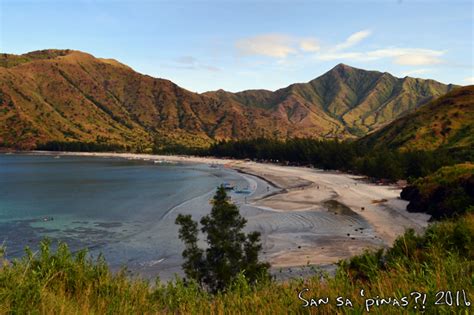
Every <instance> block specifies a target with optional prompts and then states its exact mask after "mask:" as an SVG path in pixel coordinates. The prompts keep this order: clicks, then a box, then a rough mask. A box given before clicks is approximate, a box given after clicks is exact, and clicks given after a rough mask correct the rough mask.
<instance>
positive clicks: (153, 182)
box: [0, 154, 243, 266]
mask: <svg viewBox="0 0 474 315" xmlns="http://www.w3.org/2000/svg"><path fill="white" fill-rule="evenodd" d="M223 181H233V182H235V183H241V182H242V181H243V179H242V178H241V177H240V176H238V175H236V174H233V173H232V172H229V171H227V170H224V169H214V168H210V167H208V166H206V165H189V164H187V165H172V164H166V163H162V164H154V163H153V162H152V161H137V160H126V159H117V158H97V157H74V156H61V157H60V158H54V156H51V155H46V156H36V155H26V154H25V155H17V154H15V155H0V243H1V242H4V245H5V246H6V249H7V257H9V258H12V257H17V256H19V255H21V254H22V253H23V249H24V247H25V246H31V247H32V248H33V249H35V248H36V247H37V244H38V242H39V241H40V240H41V239H43V238H44V237H48V238H51V239H52V240H53V241H66V242H67V243H68V244H69V245H70V247H71V248H72V249H73V250H77V249H79V248H85V247H87V248H89V249H90V250H91V251H92V253H96V254H97V253H99V252H102V253H103V254H104V255H105V257H106V259H107V261H108V262H109V263H110V264H111V265H112V266H113V265H116V266H119V265H122V264H125V263H127V262H134V263H135V264H138V265H139V264H146V262H147V261H153V260H154V259H158V258H159V257H160V252H162V249H163V248H166V247H168V246H170V245H173V244H175V245H176V246H179V245H180V244H179V243H178V242H179V240H178V237H177V234H176V231H175V229H174V227H173V229H172V230H169V229H167V228H166V227H160V225H163V224H161V223H160V222H162V221H163V218H164V217H165V216H166V214H167V212H169V211H170V210H171V209H173V208H174V207H175V206H177V205H180V204H182V203H184V202H186V201H189V200H193V199H195V198H200V197H202V196H204V195H206V194H209V197H208V198H210V197H212V193H213V191H214V189H215V187H217V186H218V185H219V184H221V183H222V182H223ZM241 185H243V183H241ZM170 224H173V222H167V223H166V225H170ZM144 235H147V237H145V236H144ZM151 236H153V237H151ZM147 239H148V240H149V241H147Z"/></svg>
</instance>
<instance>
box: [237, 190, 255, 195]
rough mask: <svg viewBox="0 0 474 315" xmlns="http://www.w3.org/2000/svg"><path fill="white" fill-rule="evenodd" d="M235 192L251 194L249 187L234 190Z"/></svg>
mask: <svg viewBox="0 0 474 315" xmlns="http://www.w3.org/2000/svg"><path fill="white" fill-rule="evenodd" d="M234 192H235V193H236V194H246V195H248V194H251V193H252V191H251V190H250V189H238V190H235V191H234Z"/></svg>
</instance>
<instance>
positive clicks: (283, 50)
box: [236, 34, 296, 58]
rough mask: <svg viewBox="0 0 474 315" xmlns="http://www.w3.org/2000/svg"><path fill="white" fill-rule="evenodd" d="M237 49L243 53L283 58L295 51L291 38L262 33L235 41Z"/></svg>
mask: <svg viewBox="0 0 474 315" xmlns="http://www.w3.org/2000/svg"><path fill="white" fill-rule="evenodd" d="M236 47H237V49H238V50H239V51H240V52H241V53H242V54H244V55H262V56H268V57H274V58H285V57H286V56H288V55H289V54H294V53H296V50H295V49H294V48H293V47H292V39H291V38H290V37H288V36H286V35H282V34H264V35H258V36H253V37H249V38H244V39H241V40H239V41H237V43H236Z"/></svg>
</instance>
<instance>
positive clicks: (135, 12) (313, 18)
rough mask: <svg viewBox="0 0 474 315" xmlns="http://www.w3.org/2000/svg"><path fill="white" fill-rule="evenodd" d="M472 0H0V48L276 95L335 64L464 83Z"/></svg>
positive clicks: (473, 24)
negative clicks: (88, 57) (81, 55)
mask: <svg viewBox="0 0 474 315" xmlns="http://www.w3.org/2000/svg"><path fill="white" fill-rule="evenodd" d="M473 3H474V2H473V1H472V0H471V1H464V2H461V1H456V0H451V1H423V0H418V1H413V0H411V1H410V0H398V1H392V0H390V1H389V0H378V1H376V0H372V1H366V0H362V1H360V0H359V1H356V0H353V1H350V0H346V1H338V0H333V1H329V0H328V1H317V0H313V1H290V0H287V1H268V0H260V1H245V0H240V1H237V0H219V1H218V0H207V1H190V0H188V1H179V0H175V1H151V0H141V1H140V0H138V1H125V0H122V1H120V0H102V1H100V0H96V1H94V0H84V1H79V0H61V1H59V0H50V1H42V0H30V1H23V0H0V52H1V53H14V54H22V53H26V52H29V51H34V50H41V49H48V48H57V49H75V50H81V51H84V52H87V53H90V54H92V55H94V56H96V57H101V58H114V59H117V60H118V61H120V62H122V63H124V64H127V65H129V66H130V67H132V68H133V69H134V70H136V71H138V72H140V73H143V74H148V75H151V76H153V77H159V78H166V79H169V80H171V81H173V82H175V83H177V84H178V85H180V86H181V87H184V88H186V89H188V90H190V91H194V92H204V91H210V90H217V89H224V90H228V91H233V92H236V91H241V90H245V89H269V90H276V89H278V88H282V87H286V86H288V85H290V84H292V83H296V82H307V81H310V80H312V79H314V78H316V77H318V76H320V75H322V74H323V73H325V72H326V71H328V70H330V69H331V68H333V67H334V66H336V65H337V64H339V63H344V64H347V65H350V66H353V67H357V68H362V69H367V70H378V71H383V72H385V71H386V72H390V73H391V74H393V75H395V76H398V77H404V76H411V77H418V78H424V79H434V80H437V81H440V82H443V83H453V84H459V85H468V84H474V47H473V45H474V40H473V28H474V8H473Z"/></svg>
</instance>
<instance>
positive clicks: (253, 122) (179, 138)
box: [0, 50, 453, 151]
mask: <svg viewBox="0 0 474 315" xmlns="http://www.w3.org/2000/svg"><path fill="white" fill-rule="evenodd" d="M452 88H453V86H452V85H444V84H441V83H439V82H436V81H432V80H421V79H413V78H403V79H398V78H395V77H393V76H391V75H390V74H388V73H381V72H376V71H365V70H361V69H356V68H352V67H349V66H346V65H342V64H340V65H338V66H336V67H335V68H333V69H332V70H330V71H329V72H327V73H326V74H324V75H322V76H320V77H318V78H316V79H314V80H312V81H310V82H308V83H297V84H293V85H290V86H288V87H286V88H283V89H280V90H277V91H275V92H272V91H266V90H248V91H243V92H239V93H230V92H226V91H222V90H220V91H216V92H206V93H202V94H197V93H192V92H190V91H188V90H185V89H183V88H181V87H179V86H177V85H176V84H174V83H173V82H171V81H169V80H165V79H159V78H153V77H150V76H148V75H143V74H139V73H137V72H135V71H133V69H131V68H130V67H128V66H126V65H123V64H121V63H120V62H118V61H116V60H113V59H101V58H95V57H94V56H92V55H90V54H87V53H83V52H80V51H74V50H43V51H35V52H30V53H27V54H24V55H11V54H0V147H10V148H17V149H33V148H35V147H36V146H37V145H39V144H42V143H46V142H49V141H81V142H99V143H111V144H120V145H126V146H128V147H130V148H131V149H132V150H139V151H141V150H143V149H145V148H150V147H152V146H153V143H158V144H183V145H187V146H199V147H202V146H206V145H208V144H210V143H212V142H214V141H216V140H221V139H245V138H255V137H277V138H287V137H312V138H333V137H339V138H354V137H356V136H362V135H365V134H366V133H367V132H369V131H371V130H374V129H377V128H379V127H380V126H382V125H384V124H386V123H388V122H390V121H391V120H393V119H395V118H398V117H400V116H401V115H403V114H405V113H407V112H408V111H410V110H412V109H414V108H417V107H419V106H421V105H422V104H424V103H426V102H427V101H430V100H432V99H433V98H436V97H438V96H440V95H443V94H445V93H446V92H448V91H449V90H451V89H452Z"/></svg>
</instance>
